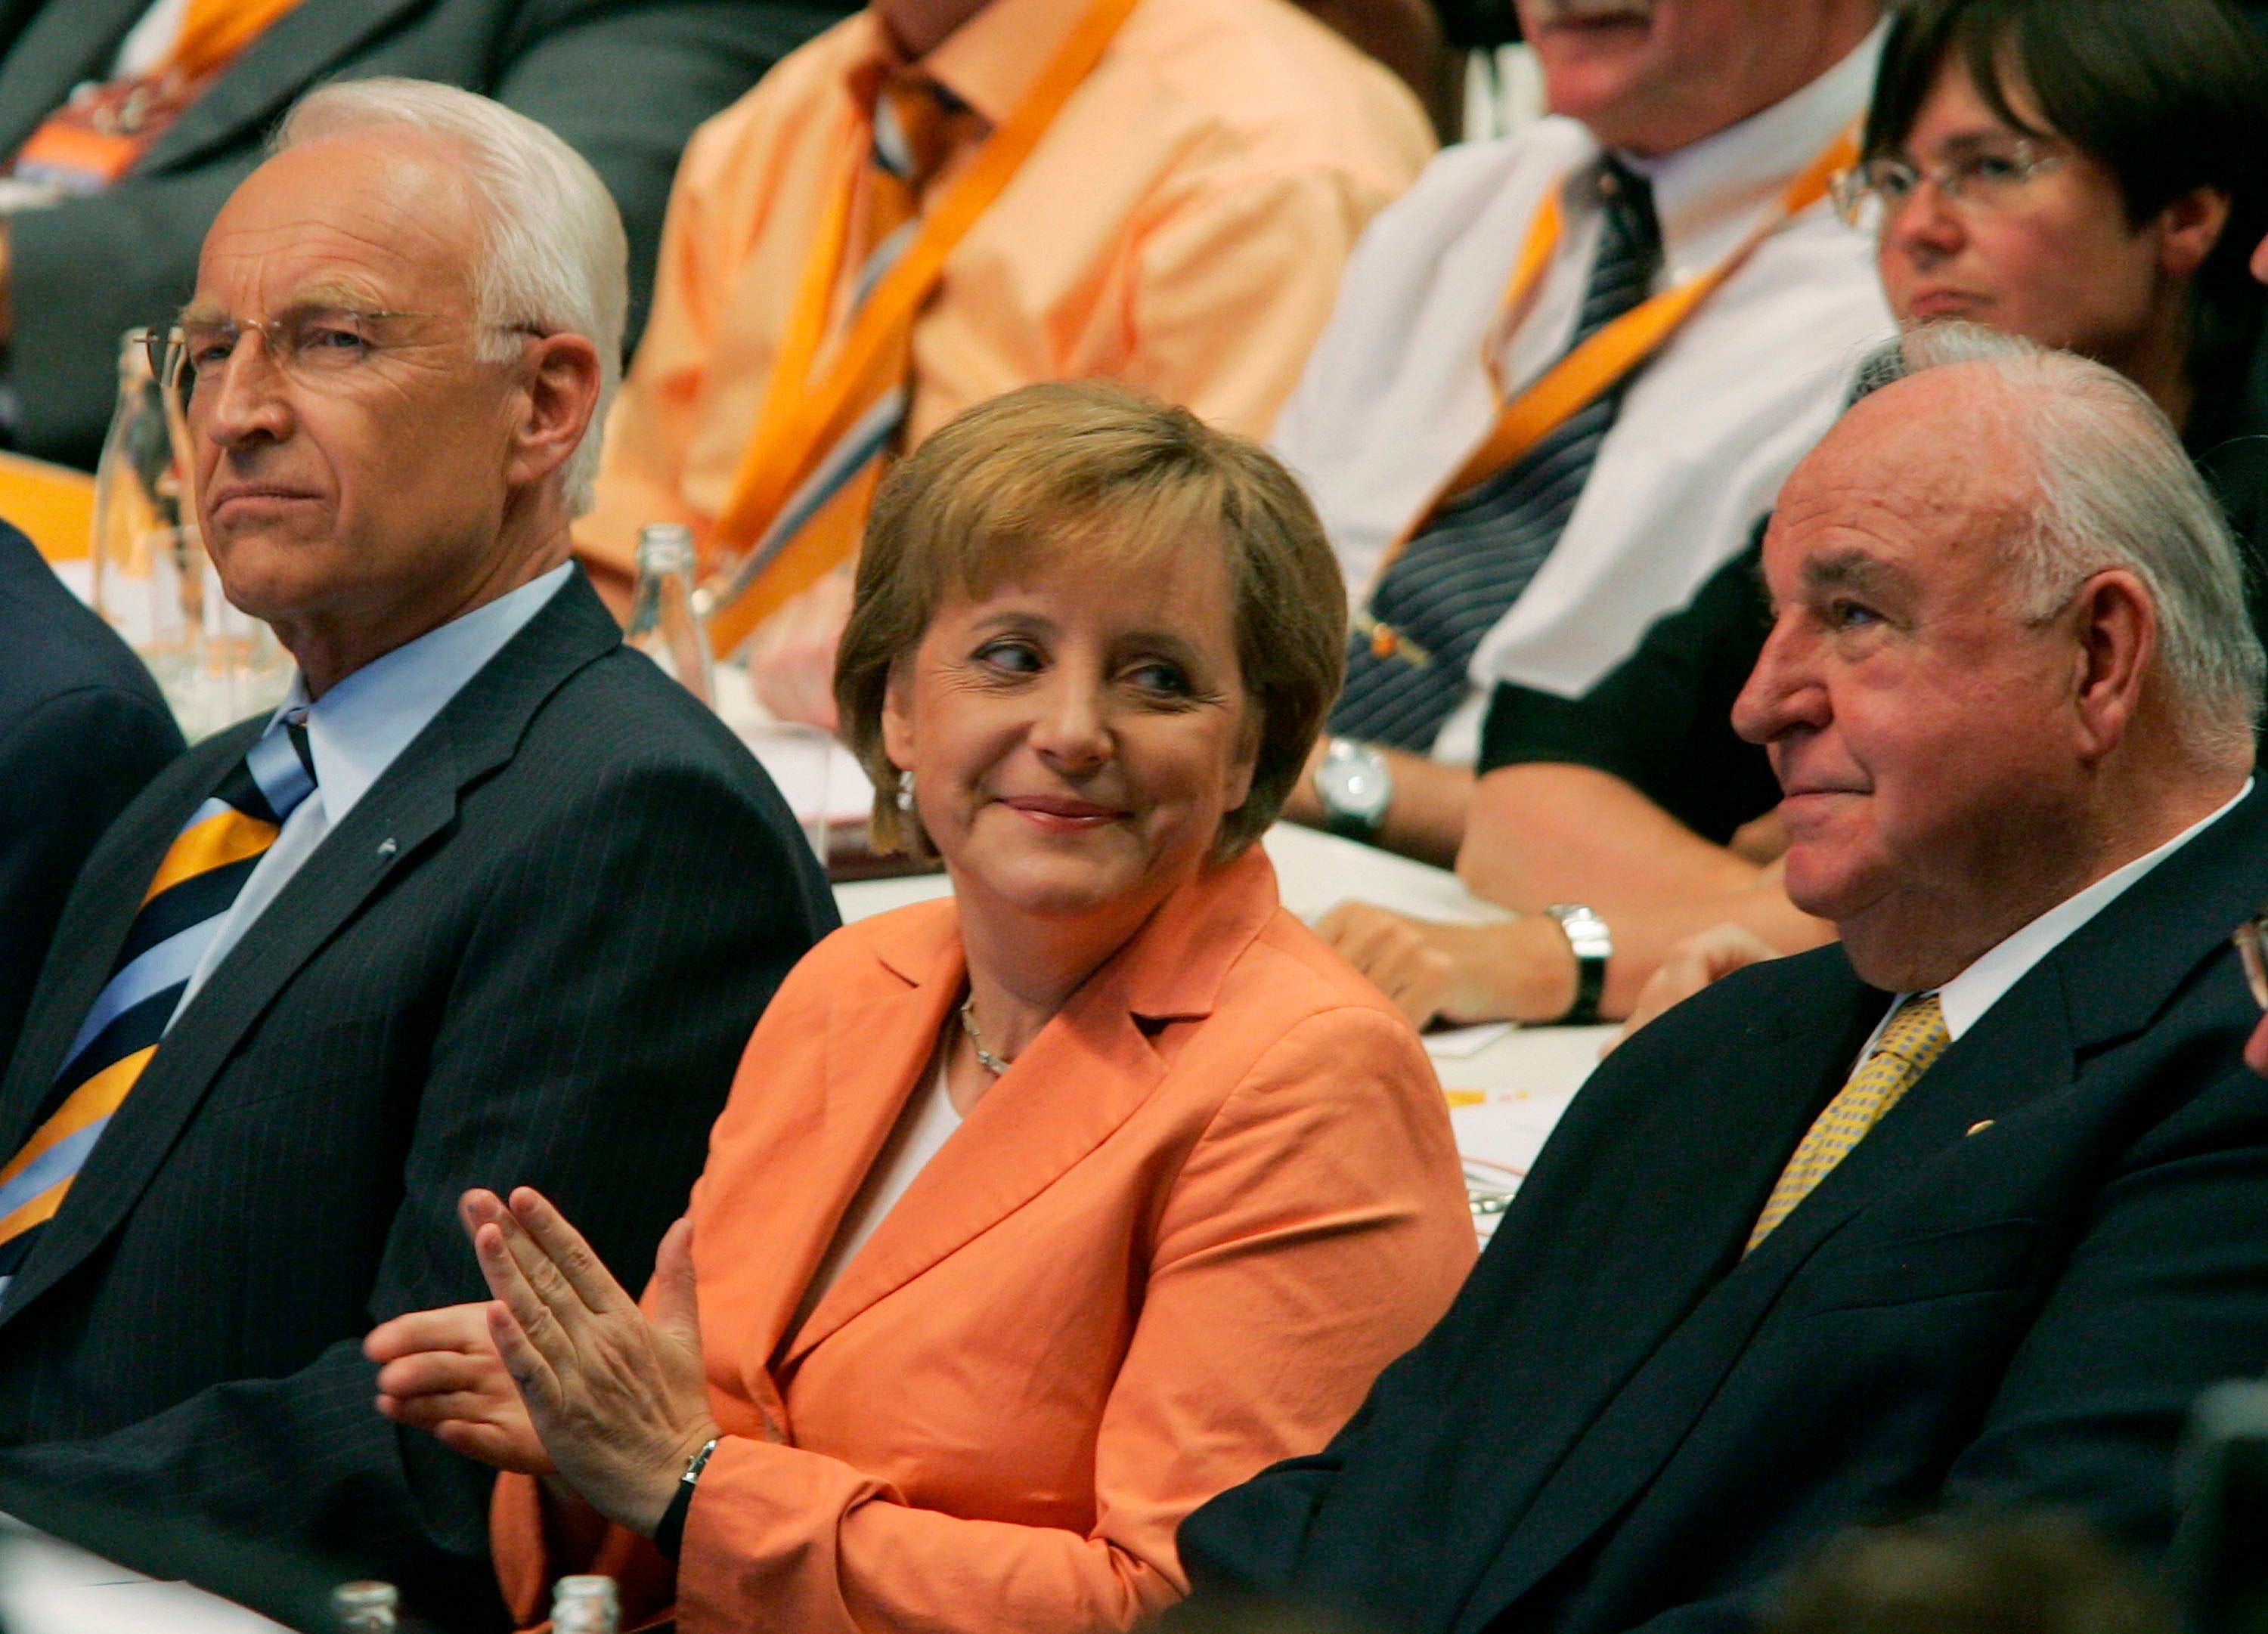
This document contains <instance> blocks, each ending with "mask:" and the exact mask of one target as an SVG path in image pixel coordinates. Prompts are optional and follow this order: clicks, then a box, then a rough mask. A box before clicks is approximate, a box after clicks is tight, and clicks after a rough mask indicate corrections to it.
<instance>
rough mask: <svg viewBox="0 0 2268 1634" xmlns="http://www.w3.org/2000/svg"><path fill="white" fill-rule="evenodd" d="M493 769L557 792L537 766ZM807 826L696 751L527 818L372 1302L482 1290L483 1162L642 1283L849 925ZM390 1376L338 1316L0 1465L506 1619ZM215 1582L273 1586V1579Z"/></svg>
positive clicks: (279, 1223)
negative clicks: (739, 1094) (287, 1348)
mask: <svg viewBox="0 0 2268 1634" xmlns="http://www.w3.org/2000/svg"><path fill="white" fill-rule="evenodd" d="M750 778H751V782H753V778H754V774H753V770H752V771H751V773H750ZM495 792H496V793H497V794H498V795H499V796H500V797H501V798H502V799H506V800H512V801H516V802H526V801H528V800H530V799H532V798H534V797H532V796H531V793H530V791H529V790H528V789H527V786H526V784H525V782H522V783H521V784H518V785H517V786H515V787H513V788H512V789H511V790H509V791H504V790H497V791H495ZM472 798H477V796H476V795H475V796H474V797H472ZM776 808H777V809H776ZM504 820H505V821H509V819H508V817H506V818H505V819H504ZM467 821H470V819H468V820H467ZM802 846H803V841H802V838H801V835H800V834H799V831H798V830H797V829H796V828H794V827H793V825H792V822H790V821H788V820H787V817H786V813H785V810H784V807H779V806H778V803H777V800H776V799H758V798H756V797H755V791H753V789H752V788H751V787H748V786H742V785H738V784H733V783H732V782H731V781H729V780H728V779H726V778H725V777H722V776H720V775H718V774H717V773H715V772H712V771H706V770H703V771H689V770H687V769H684V768H682V767H676V768H666V769H651V768H649V769H633V770H627V771H624V772H623V773H622V774H620V775H617V776H615V777H611V778H609V779H608V780H606V781H604V782H602V783H600V784H598V785H597V786H595V787H592V788H589V789H586V790H583V791H578V792H577V793H575V794H574V795H572V796H571V797H570V796H566V795H564V794H563V795H562V798H560V799H558V800H557V801H556V803H555V804H553V805H552V806H551V807H550V808H549V811H548V813H547V814H546V816H545V818H544V820H543V821H542V822H541V824H533V823H531V824H529V825H528V829H527V833H526V835H524V843H519V844H517V845H516V846H514V847H512V848H511V849H510V850H508V851H507V853H506V854H505V855H504V857H501V858H500V859H499V865H497V867H496V868H495V869H494V870H493V871H492V872H490V876H489V878H488V880H487V883H486V890H485V894H484V899H483V900H482V902H481V905H480V908H479V910H478V915H477V919H476V922H475V925H474V928H473V931H472V935H471V938H470V940H469V942H468V944H467V945H466V946H465V947H464V951H463V953H462V956H461V958H460V960H459V961H458V964H457V968H456V969H455V971H454V972H453V975H452V977H451V979H450V981H449V983H447V998H446V1013H445V1014H444V1015H443V1016H442V1017H441V1018H440V1019H439V1022H438V1027H437V1030H436V1032H435V1035H434V1042H433V1046H432V1050H431V1065H430V1071H429V1073H428V1075H427V1077H426V1079H425V1082H424V1083H423V1086H422V1090H421V1091H419V1092H418V1093H417V1099H416V1118H415V1121H414V1124H413V1125H412V1127H411V1130H410V1133H409V1141H408V1145H407V1148H406V1150H405V1151H404V1152H403V1154H402V1159H401V1171H402V1185H403V1195H402V1199H401V1204H400V1206H399V1208H398V1210H397V1211H396V1213H395V1216H394V1220H393V1223H392V1227H391V1230H390V1233H389V1234H388V1237H387V1244H386V1248H385V1253H384V1256H383V1259H382V1261H381V1262H380V1266H379V1272H378V1275H377V1277H376V1280H375V1283H374V1284H373V1285H372V1288H371V1290H370V1298H369V1312H368V1314H369V1318H370V1321H372V1323H376V1322H378V1321H384V1320H386V1319H387V1318H389V1317H392V1316H394V1315H397V1314H401V1313H402V1312H404V1311H411V1310H420V1309H424V1308H428V1307H431V1306H439V1305H450V1304H457V1303H461V1302H464V1301H466V1300H469V1299H483V1298H485V1297H486V1290H485V1288H484V1287H483V1285H482V1282H481V1279H480V1276H479V1272H478V1270H477V1268H476V1266H475V1262H474V1260H473V1256H472V1253H471V1249H470V1248H469V1247H468V1244H467V1242H466V1240H465V1236H464V1233H463V1229H462V1227H461V1226H460V1224H459V1221H458V1218H457V1213H456V1207H457V1199H458V1197H459V1196H460V1194H461V1193H462V1192H463V1191H464V1190H465V1189H467V1188H468V1187H472V1186H486V1187H490V1188H494V1189H499V1190H502V1189H507V1188H509V1187H511V1186H513V1185H518V1184H528V1185H534V1186H536V1187H538V1188H540V1189H542V1190H544V1191H545V1193H546V1194H547V1195H548V1196H551V1197H552V1198H553V1199H555V1200H556V1202H558V1203H560V1205H561V1206H562V1207H563V1209H564V1211H566V1213H567V1215H568V1217H569V1218H571V1219H573V1220H574V1221H576V1222H577V1224H578V1225H579V1226H581V1227H582V1228H583V1229H584V1231H585V1233H586V1234H587V1235H588V1236H589V1237H590V1238H591V1240H592V1241H593V1244H594V1246H596V1247H597V1248H599V1250H600V1253H601V1255H603V1256H604V1257H605V1258H606V1260H607V1262H608V1264H609V1265H610V1266H611V1267H612V1269H613V1270H614V1271H615V1275H616V1276H617V1277H621V1278H622V1281H623V1282H624V1283H626V1284H628V1285H630V1286H631V1287H637V1286H638V1285H640V1284H642V1283H643V1282H644V1280H645V1278H646V1276H647V1274H648V1272H649V1270H651V1267H652V1257H653V1250H654V1247H655V1245H656V1243H657V1242H658V1241H659V1238H660V1236H661V1233H663V1231H664V1230H666V1228H667V1226H668V1225H669V1223H670V1222H671V1221H672V1220H673V1219H674V1218H676V1217H677V1216H678V1214H679V1213H680V1212H681V1211H682V1210H683V1208H684V1204H685V1200H686V1196H687V1194H688V1192H689V1189H690V1188H691V1185H692V1181H693V1180H694V1178H695V1176H696V1174H698V1172H699V1169H700V1167H701V1163H702V1160H703V1155H704V1152H705V1149H706V1138H707V1130H708V1127H709V1124H710V1123H711V1121H712V1120H713V1119H714V1117H715V1116H716V1114H717V1112H718V1109H719V1108H721V1107H722V1105H723V1103H724V1099H725V1090H726V1088H727V1086H728V1085H729V1083H730V1080H731V1078H732V1075H733V1067H734V1064H735V1063H736V1062H737V1061H738V1059H739V1056H740V1051H741V1049H742V1048H743V1047H744V1045H745V1044H746V1042H747V1036H748V1034H749V1032H750V1030H751V1029H752V1027H753V1026H754V1023H755V1019H756V1017H757V1015H758V1014H759V1013H761V1011H762V1006H763V1005H764V1004H765V1003H766V1002H767V1001H768V1000H769V999H770V996H771V993H772V991H773V990H774V989H775V988H777V985H778V983H779V982H780V981H781V979H782V978H783V977H784V975H786V973H787V971H788V969H789V968H790V967H791V966H792V965H793V964H794V962H795V961H796V960H797V959H799V957H800V956H801V955H802V953H804V951H805V950H806V948H807V947H808V946H810V945H811V943H812V942H813V941H814V939H815V938H817V937H818V936H820V935H821V934H823V933H824V931H826V930H827V929H828V928H830V926H831V924H832V922H833V909H832V906H831V903H829V902H828V901H827V899H826V894H825V888H824V886H823V884H819V883H817V875H816V872H815V870H814V869H813V868H812V867H811V866H810V863H809V858H808V857H807V855H806V854H803V853H802V851H801V848H802ZM272 1225H273V1226H274V1228H275V1229H276V1231H279V1232H289V1231H293V1230H300V1229H308V1230H320V1222H300V1221H293V1220H276V1221H273V1222H272ZM284 1297H286V1298H288V1297H289V1294H288V1292H287V1293H286V1294H285V1296H284ZM215 1320H236V1318H234V1317H233V1316H232V1315H230V1314H224V1313H216V1314H215ZM375 1393H376V1385H375V1369H374V1368H373V1367H372V1365H371V1364H369V1363H368V1362H367V1361H365V1359H364V1358H363V1357H362V1355H361V1354H360V1351H359V1348H358V1345H357V1343H355V1342H353V1341H343V1342H341V1343H335V1344H334V1345H332V1346H331V1347H330V1348H329V1349H328V1350H327V1351H324V1352H323V1353H322V1354H321V1355H320V1357H319V1358H317V1359H315V1360H314V1361H313V1363H312V1364H310V1365H306V1366H305V1367H303V1368H301V1369H300V1370H299V1371H298V1372H297V1373H293V1374H291V1376H289V1377H286V1378H281V1379H272V1380H236V1381H232V1382H230V1383H227V1384H225V1385H221V1386H217V1387H212V1388H209V1389H206V1390H204V1391H203V1392H201V1393H199V1394H198V1395H194V1396H192V1397H190V1398H189V1399H188V1400H187V1401H184V1402H180V1404H178V1405H177V1406H175V1407H173V1409H171V1410H168V1411H166V1412H164V1413H162V1414H159V1415H158V1416H157V1417H152V1418H150V1419H147V1420H144V1421H143V1422H141V1423H138V1424H131V1425H129V1426H127V1427H125V1428H123V1429H121V1430H119V1431H116V1432H113V1433H110V1434H108V1435H105V1436H102V1437H100V1438H99V1439H93V1440H91V1441H84V1442H76V1443H48V1444H44V1445H39V1446H29V1447H26V1448H21V1449H18V1450H17V1451H15V1452H12V1453H9V1454H0V1483H5V1484H6V1485H7V1486H9V1487H10V1488H21V1489H25V1490H53V1491H56V1492H58V1493H61V1494H63V1495H64V1496H66V1497H67V1498H70V1500H71V1501H74V1502H77V1503H79V1504H85V1503H89V1502H97V1501H99V1502H101V1503H105V1504H107V1505H113V1506H114V1507H115V1508H117V1509H118V1510H120V1511H122V1512H123V1513H129V1514H136V1515H139V1516H141V1517H144V1519H146V1517H147V1516H148V1515H149V1514H150V1513H166V1512H167V1511H168V1510H176V1511H179V1512H180V1513H184V1514H187V1515H189V1516H192V1517H194V1518H195V1521H196V1522H198V1523H199V1524H202V1525H214V1526H217V1527H220V1528H222V1529H223V1530H224V1531H226V1532H234V1533H236V1534H239V1535H241V1536H243V1537H245V1538H249V1539H257V1540H259V1541H260V1542H261V1544H262V1545H263V1546H266V1547H270V1548H276V1549H284V1550H286V1551H288V1552H290V1553H291V1554H293V1555H296V1556H298V1557H302V1558H304V1559H312V1560H320V1561H323V1562H325V1563H327V1564H328V1565H329V1569H330V1570H332V1571H335V1572H344V1573H347V1574H349V1575H357V1576H376V1577H380V1578H387V1579H391V1580H393V1581H394V1582H396V1583H397V1584H399V1585H400V1586H401V1589H402V1591H403V1594H404V1596H405V1598H406V1600H407V1601H408V1602H409V1604H410V1605H411V1606H412V1607H413V1608H416V1610H417V1611H418V1612H419V1614H420V1615H421V1616H424V1617H426V1618H427V1619H428V1620H430V1621H432V1622H435V1623H439V1624H442V1625H444V1626H447V1627H451V1628H466V1629H485V1628H497V1627H501V1626H503V1624H504V1614H503V1609H502V1606H501V1603H500V1601H498V1599H497V1591H496V1587H495V1581H494V1578H493V1575H492V1574H491V1572H490V1566H489V1560H488V1547H487V1531H488V1528H487V1501H488V1492H489V1487H490V1479H491V1477H490V1474H489V1472H488V1471H487V1470H486V1469H484V1468H480V1467H479V1466H477V1465H475V1464H473V1463H470V1462H468V1461H465V1460H462V1459H460V1458H458V1457H456V1456H455V1455H454V1454H450V1453H448V1452H446V1451H445V1450H443V1449H442V1448H441V1447H440V1446H438V1444H437V1443H435V1442H433V1441H432V1440H431V1439H429V1438H428V1437H426V1436H424V1435H423V1434H422V1433H420V1432H408V1431H402V1430H399V1429H396V1428H395V1427H394V1426H393V1425H391V1424H387V1422H386V1421H385V1420H383V1419H381V1418H379V1417H378V1415H377V1413H376V1411H375V1410H374V1409H373V1407H372V1401H373V1398H374V1396H375ZM26 1518H27V1519H32V1520H34V1521H36V1520H37V1519H38V1516H37V1514H36V1513H34V1514H33V1515H31V1516H27V1517H26ZM82 1535H83V1534H82ZM85 1541H87V1542H91V1543H93V1544H95V1545H96V1546H98V1547H99V1546H100V1543H101V1542H102V1540H101V1539H100V1538H99V1537H96V1538H88V1539H85ZM129 1564H136V1563H135V1562H133V1561H131V1560H129ZM200 1580H201V1581H204V1582H206V1584H207V1586H212V1587H216V1588H218V1589H220V1590H222V1591H223V1592H225V1593H229V1592H233V1593H236V1594H239V1595H240V1596H241V1597H245V1598H247V1599H250V1600H251V1601H254V1603H260V1602H261V1600H262V1598H263V1595H264V1593H265V1588H264V1586H263V1585H261V1584H259V1583H248V1584H239V1583H235V1582H231V1581H226V1580H223V1581H213V1580H212V1579H211V1578H210V1576H209V1575H206V1576H201V1577H200Z"/></svg>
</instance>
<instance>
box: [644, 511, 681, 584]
mask: <svg viewBox="0 0 2268 1634" xmlns="http://www.w3.org/2000/svg"><path fill="white" fill-rule="evenodd" d="M637 561H638V571H640V572H641V573H674V572H678V571H681V570H682V571H685V572H691V571H692V570H693V530H692V529H691V528H689V527H688V526H685V524H684V523H682V522H649V523H647V524H646V525H645V526H644V527H642V528H640V529H638V548H637Z"/></svg>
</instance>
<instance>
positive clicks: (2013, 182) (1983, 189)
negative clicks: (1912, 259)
mask: <svg viewBox="0 0 2268 1634" xmlns="http://www.w3.org/2000/svg"><path fill="white" fill-rule="evenodd" d="M2062 163H2063V155H2062V154H2060V153H2051V152H2050V151H2047V150H2046V149H2045V148H2043V147H2042V146H2041V145H2040V144H2038V143H2036V142H2033V141H2030V140H2029V139H2028V138H2026V137H2022V136H2018V137H2016V138H2014V140H2012V141H2009V142H2007V143H2003V144H1996V145H1994V146H1991V147H1977V148H1970V149H1966V150H1964V151H1962V152H1959V153H1956V154H1955V155H1954V156H1953V157H1951V158H1947V159H1943V160H1941V161H1940V162H1939V163H1937V164H1935V165H1932V166H1928V167H1927V168H1926V169H1925V168H1923V167H1922V166H1918V165H1916V164H1915V163H1913V162H1912V161H1911V159H1904V158H1895V157H1893V156H1891V155H1888V154H1885V155H1882V156H1881V157H1879V158H1870V159H1868V160H1867V162H1866V163H1865V164H1863V165H1856V166H1852V168H1850V169H1849V170H1846V171H1844V172H1842V173H1840V174H1838V175H1837V177H1836V178H1835V180H1833V181H1832V182H1831V183H1830V184H1829V190H1830V194H1831V195H1832V196H1833V198H1834V201H1835V213H1836V214H1837V215H1838V216H1840V217H1843V219H1844V220H1845V222H1847V223H1849V224H1851V225H1852V226H1853V227H1857V228H1859V230H1861V231H1862V232H1881V230H1882V228H1883V226H1884V225H1885V224H1887V223H1888V222H1889V219H1890V218H1891V217H1894V216H1896V214H1897V213H1898V211H1899V210H1903V209H1904V208H1905V204H1906V201H1907V200H1909V199H1911V197H1913V195H1914V193H1915V192H1916V190H1917V189H1918V188H1920V186H1921V184H1922V183H1923V182H1925V181H1933V182H1935V183H1936V184H1937V190H1938V191H1939V192H1940V194H1942V195H1944V196H1945V198H1946V200H1947V201H1948V202H1952V203H1960V204H1964V205H1966V206H1968V207H1969V208H1970V209H1973V210H2007V209H2008V208H2010V207H2011V206H2012V205H2014V203H2015V202H2017V200H2018V199H2019V198H2020V197H2021V195H2022V194H2023V191H2024V189H2025V188H2027V187H2029V185H2030V184H2031V182H2032V180H2033V179H2034V178H2035V177H2038V176H2043V175H2045V174H2046V173H2048V172H2049V171H2051V170H2053V169H2054V168H2055V167H2056V166H2058V165H2060V164H2062Z"/></svg>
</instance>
